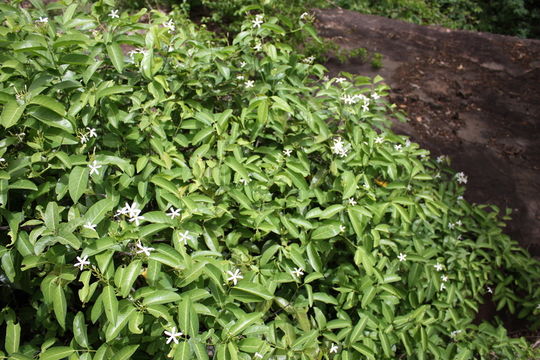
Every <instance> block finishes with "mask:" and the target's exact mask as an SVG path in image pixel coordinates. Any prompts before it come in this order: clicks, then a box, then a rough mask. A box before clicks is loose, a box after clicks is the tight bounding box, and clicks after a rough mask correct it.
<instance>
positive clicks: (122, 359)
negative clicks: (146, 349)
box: [113, 345, 139, 360]
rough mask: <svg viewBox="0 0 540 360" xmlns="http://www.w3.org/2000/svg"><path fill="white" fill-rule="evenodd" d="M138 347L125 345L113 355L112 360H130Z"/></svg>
mask: <svg viewBox="0 0 540 360" xmlns="http://www.w3.org/2000/svg"><path fill="white" fill-rule="evenodd" d="M138 348H139V345H127V346H124V347H123V348H122V349H121V350H120V351H118V352H117V353H115V354H114V356H113V359H114V360H128V359H130V358H131V355H133V354H134V353H135V351H137V349H138Z"/></svg>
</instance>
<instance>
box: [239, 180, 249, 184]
mask: <svg viewBox="0 0 540 360" xmlns="http://www.w3.org/2000/svg"><path fill="white" fill-rule="evenodd" d="M240 182H241V183H242V184H243V185H247V184H248V183H249V180H248V179H240Z"/></svg>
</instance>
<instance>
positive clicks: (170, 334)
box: [165, 326, 184, 344]
mask: <svg viewBox="0 0 540 360" xmlns="http://www.w3.org/2000/svg"><path fill="white" fill-rule="evenodd" d="M165 335H166V336H168V337H169V338H168V339H167V344H170V343H171V341H174V343H175V344H178V338H179V337H180V336H182V335H184V334H182V332H180V331H179V332H176V326H175V327H173V328H172V329H171V331H165Z"/></svg>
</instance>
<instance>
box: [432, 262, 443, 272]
mask: <svg viewBox="0 0 540 360" xmlns="http://www.w3.org/2000/svg"><path fill="white" fill-rule="evenodd" d="M433 267H434V268H435V269H436V270H437V271H441V270H442V269H443V266H442V265H441V264H439V263H436V264H435V265H433Z"/></svg>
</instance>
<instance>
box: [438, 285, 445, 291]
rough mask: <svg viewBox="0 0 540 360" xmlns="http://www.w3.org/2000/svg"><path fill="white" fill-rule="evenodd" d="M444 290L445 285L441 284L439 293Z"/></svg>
mask: <svg viewBox="0 0 540 360" xmlns="http://www.w3.org/2000/svg"><path fill="white" fill-rule="evenodd" d="M444 289H446V285H444V283H441V288H440V290H439V291H443V290H444Z"/></svg>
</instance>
